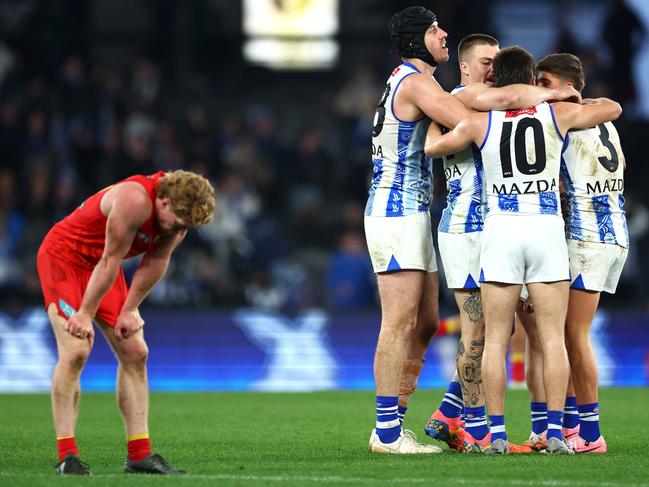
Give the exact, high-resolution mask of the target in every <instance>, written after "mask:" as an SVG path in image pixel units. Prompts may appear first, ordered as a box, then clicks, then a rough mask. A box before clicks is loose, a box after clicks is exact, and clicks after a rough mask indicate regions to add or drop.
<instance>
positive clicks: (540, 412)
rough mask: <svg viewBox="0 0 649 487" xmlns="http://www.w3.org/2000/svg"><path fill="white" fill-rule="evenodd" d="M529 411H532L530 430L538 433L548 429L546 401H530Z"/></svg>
mask: <svg viewBox="0 0 649 487" xmlns="http://www.w3.org/2000/svg"><path fill="white" fill-rule="evenodd" d="M530 411H531V412H532V432H533V433H534V434H535V435H540V434H541V433H543V432H544V431H545V430H546V429H548V403H547V402H531V403H530Z"/></svg>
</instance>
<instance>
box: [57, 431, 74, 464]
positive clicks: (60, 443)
mask: <svg viewBox="0 0 649 487" xmlns="http://www.w3.org/2000/svg"><path fill="white" fill-rule="evenodd" d="M56 446H57V448H58V449H59V462H60V461H63V459H64V458H65V457H66V456H67V455H69V454H70V453H72V454H73V455H76V456H79V450H77V441H76V440H75V439H74V436H62V437H61V438H57V439H56Z"/></svg>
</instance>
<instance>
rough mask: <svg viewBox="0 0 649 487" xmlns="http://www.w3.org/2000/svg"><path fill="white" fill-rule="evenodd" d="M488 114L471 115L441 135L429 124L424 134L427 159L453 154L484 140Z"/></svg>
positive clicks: (435, 126)
mask: <svg viewBox="0 0 649 487" xmlns="http://www.w3.org/2000/svg"><path fill="white" fill-rule="evenodd" d="M488 117H489V114H487V113H473V114H471V115H469V116H468V117H466V118H465V119H463V120H462V121H461V122H460V123H459V124H458V125H457V126H456V127H455V128H454V129H453V130H451V131H450V132H447V133H446V134H442V128H441V127H440V126H439V125H438V124H437V123H435V122H431V124H430V126H429V127H428V132H427V133H426V143H425V145H424V152H425V153H426V155H427V156H429V157H439V156H445V155H448V154H454V153H456V152H458V151H460V150H462V149H464V148H465V147H466V146H467V145H469V144H471V143H476V144H478V145H479V144H481V143H482V140H484V137H485V132H486V126H487V123H488Z"/></svg>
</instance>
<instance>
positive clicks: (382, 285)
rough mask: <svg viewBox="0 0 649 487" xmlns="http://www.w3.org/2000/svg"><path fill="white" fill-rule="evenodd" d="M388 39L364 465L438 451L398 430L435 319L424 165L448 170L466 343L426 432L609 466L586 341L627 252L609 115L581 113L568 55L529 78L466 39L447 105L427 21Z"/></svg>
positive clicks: (576, 72) (410, 14)
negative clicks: (509, 401)
mask: <svg viewBox="0 0 649 487" xmlns="http://www.w3.org/2000/svg"><path fill="white" fill-rule="evenodd" d="M388 31H389V33H390V35H391V38H392V41H393V43H394V46H395V48H396V50H397V51H398V53H399V55H400V56H401V58H402V64H400V65H399V66H398V67H397V68H396V69H394V71H393V72H392V74H391V76H390V77H389V78H388V82H387V86H386V89H385V92H384V93H383V96H382V97H381V99H380V101H379V104H378V107H377V110H376V114H375V117H374V123H373V133H372V162H373V165H374V171H373V178H372V183H371V187H370V191H369V198H368V201H367V206H366V209H365V232H366V237H367V244H368V249H369V253H370V257H371V260H372V264H373V267H374V271H375V273H376V275H377V281H378V287H379V294H380V298H381V312H382V318H381V329H380V333H379V338H378V344H377V349H376V355H375V359H374V375H375V381H376V395H377V397H376V427H375V429H373V431H372V434H371V436H370V441H369V448H370V451H372V452H375V453H395V454H415V453H422V454H432V453H440V452H441V451H442V449H441V448H440V447H439V446H436V445H431V444H424V443H420V442H419V441H418V440H417V438H416V436H415V435H414V433H413V432H412V431H410V430H407V429H404V428H402V423H403V418H404V415H405V414H406V411H407V408H408V401H409V399H410V396H411V395H412V393H413V392H414V390H415V388H416V385H417V380H418V377H419V375H420V373H421V370H422V366H423V363H424V355H425V352H426V349H427V347H428V345H429V343H430V340H431V338H432V336H433V335H434V333H435V331H436V329H437V326H438V321H439V307H438V293H439V281H438V272H437V263H436V256H435V250H434V247H433V239H432V232H431V218H430V213H429V210H430V203H431V198H432V194H431V188H432V180H431V178H432V158H433V157H442V156H443V164H444V174H445V178H446V187H447V191H448V197H447V206H446V209H445V210H444V211H443V214H442V217H441V220H440V223H439V228H438V246H439V252H440V254H441V258H442V263H443V268H444V273H445V278H446V283H447V285H448V287H449V288H450V289H453V290H454V293H455V299H456V302H457V305H458V308H459V311H460V321H461V336H460V341H459V344H458V351H457V369H456V373H455V375H454V377H453V379H452V381H451V382H450V384H449V387H448V390H447V392H446V394H445V395H444V398H443V400H442V402H441V405H440V406H439V408H438V409H437V410H436V411H435V412H434V413H433V414H432V416H431V417H430V419H429V421H428V423H427V425H426V427H425V432H426V434H427V435H428V436H430V437H432V438H434V439H437V440H440V441H444V442H446V443H447V444H448V445H449V447H450V448H452V449H455V450H457V451H461V452H473V453H484V454H487V455H493V454H500V455H505V454H509V453H512V454H513V453H530V452H532V451H540V452H546V453H549V454H559V455H573V454H575V453H605V452H606V451H607V446H606V442H605V441H604V438H603V437H602V435H601V432H600V427H599V404H598V392H597V387H598V375H597V365H596V363H595V357H594V354H593V350H592V347H591V345H590V341H589V333H590V327H591V323H592V321H593V318H594V316H595V313H596V311H597V306H598V303H599V297H600V293H601V292H602V291H606V292H608V293H614V292H615V289H616V286H617V283H618V280H619V278H620V274H621V272H622V268H623V266H624V262H625V260H626V256H627V248H628V231H627V227H626V221H625V216H624V198H623V196H622V193H623V188H624V182H623V171H624V167H625V161H624V155H623V154H622V150H621V147H620V139H619V136H618V133H617V131H616V129H615V127H614V125H613V124H612V123H611V121H613V120H615V119H617V118H618V117H619V116H620V114H621V112H622V109H621V107H620V105H619V104H617V103H616V102H614V101H611V100H609V99H607V98H598V99H582V97H581V91H582V90H583V88H584V86H585V77H584V71H583V67H582V65H581V61H580V60H579V58H578V57H576V56H574V55H572V54H567V53H558V54H550V55H548V56H546V57H545V58H543V59H542V60H541V61H540V62H539V63H538V64H535V61H534V59H533V57H532V56H531V54H530V53H529V52H527V51H526V50H525V49H523V48H521V47H518V46H513V47H508V48H504V49H502V50H501V49H499V45H498V41H497V40H496V39H495V38H493V37H491V36H489V35H485V34H472V35H469V36H467V37H465V38H464V39H462V40H461V41H460V43H459V47H458V61H459V68H460V80H461V81H460V85H459V86H457V87H456V88H455V89H454V90H453V91H452V92H451V93H447V92H445V91H444V90H443V89H442V88H441V87H440V85H439V84H438V83H437V82H436V80H435V78H434V77H433V74H434V71H435V68H436V66H438V65H439V64H442V63H445V62H447V61H448V60H449V54H448V48H447V47H446V39H447V33H446V32H445V31H444V30H443V29H442V27H441V26H440V25H439V23H438V20H437V17H436V15H435V14H434V13H433V12H431V11H430V10H428V9H426V8H424V7H409V8H406V9H405V10H402V11H401V12H399V13H397V14H395V15H394V16H393V17H392V19H391V20H390V22H389V25H388ZM515 316H518V317H519V318H520V320H521V322H522V323H523V326H524V328H525V331H526V333H527V361H526V367H527V371H526V378H527V383H528V387H529V390H530V395H531V416H532V432H531V434H530V437H529V439H528V440H526V441H525V442H524V443H523V444H521V445H517V444H514V443H511V442H509V441H508V437H507V432H506V429H505V415H504V412H505V411H504V407H505V393H506V385H507V374H506V354H507V349H508V346H509V341H510V337H511V334H512V329H513V324H514V319H515ZM487 412H488V413H487Z"/></svg>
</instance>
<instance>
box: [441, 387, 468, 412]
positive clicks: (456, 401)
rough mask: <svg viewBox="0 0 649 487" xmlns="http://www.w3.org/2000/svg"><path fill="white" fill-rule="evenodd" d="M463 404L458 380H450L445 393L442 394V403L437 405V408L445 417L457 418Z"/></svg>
mask: <svg viewBox="0 0 649 487" xmlns="http://www.w3.org/2000/svg"><path fill="white" fill-rule="evenodd" d="M463 406H464V402H463V401H462V386H461V385H460V383H459V382H453V381H451V382H450V383H449V385H448V390H447V391H446V394H444V399H442V404H440V405H439V410H440V411H441V412H442V414H443V415H444V416H446V417H447V418H459V417H460V415H461V414H462V407H463Z"/></svg>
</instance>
